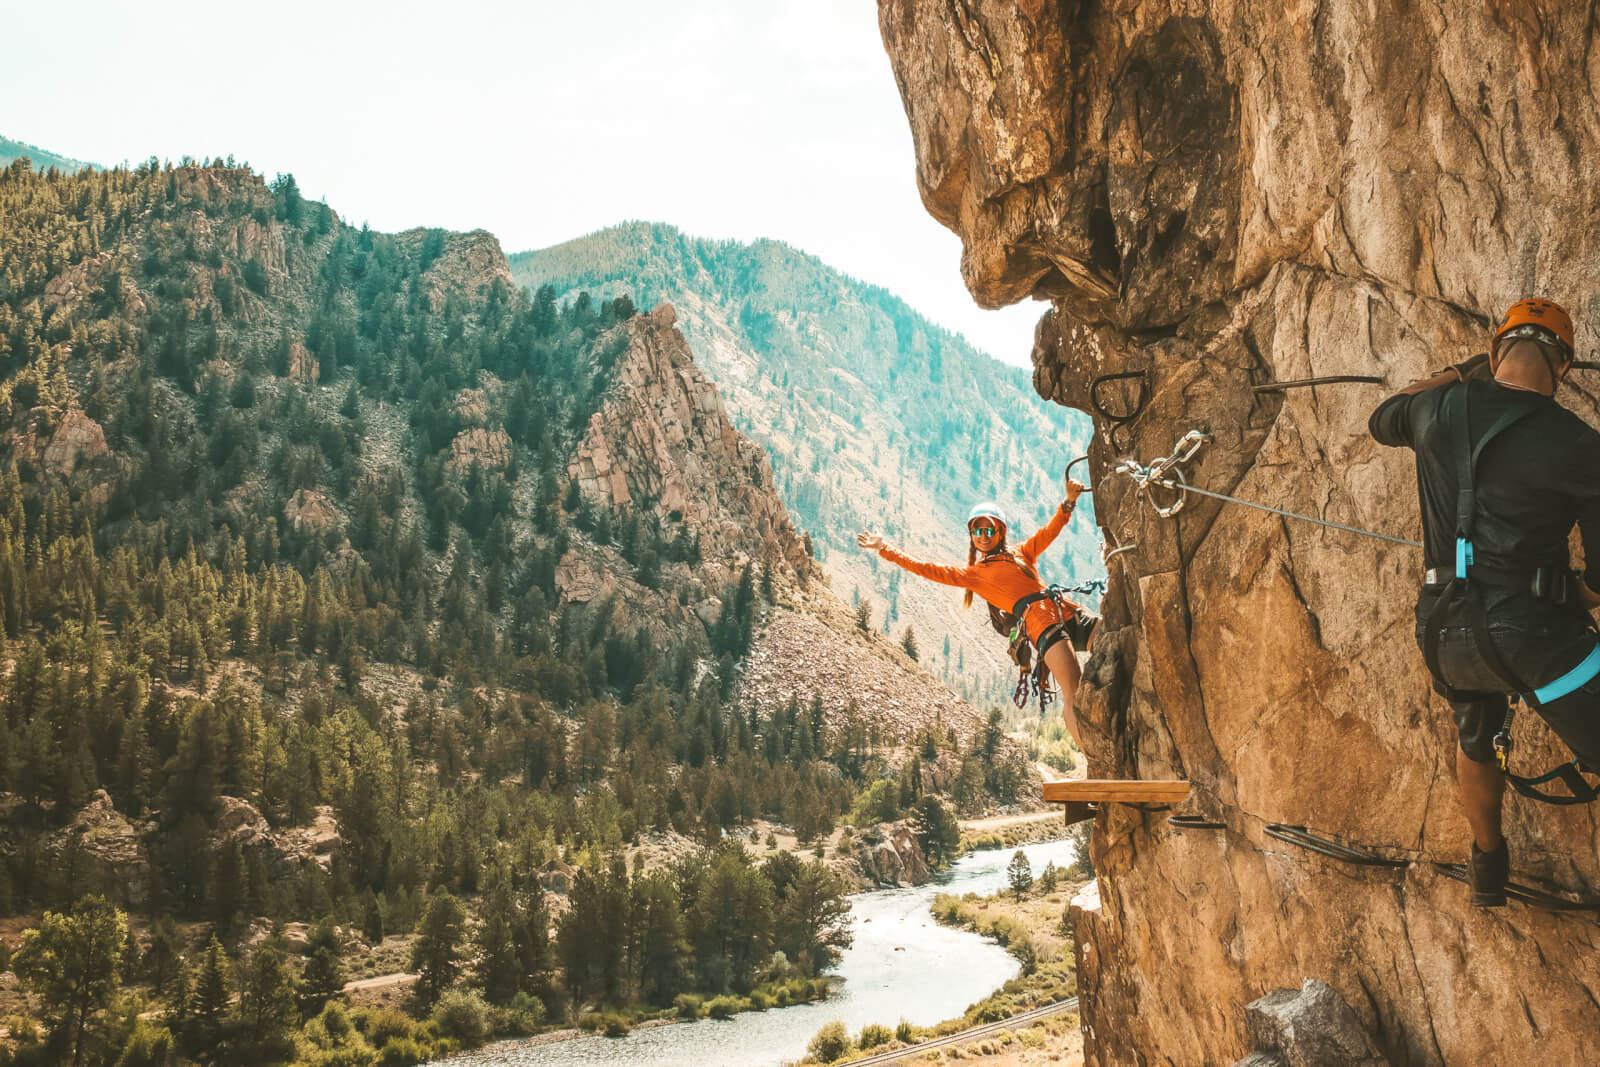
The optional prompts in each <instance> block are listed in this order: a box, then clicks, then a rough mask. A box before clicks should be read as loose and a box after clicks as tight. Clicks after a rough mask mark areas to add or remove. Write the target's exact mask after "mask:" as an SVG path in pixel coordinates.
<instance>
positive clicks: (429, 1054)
mask: <svg viewBox="0 0 1600 1067" xmlns="http://www.w3.org/2000/svg"><path fill="white" fill-rule="evenodd" d="M432 1058H433V1049H432V1048H431V1047H429V1046H427V1045H423V1044H421V1043H419V1042H418V1041H416V1040H414V1039H412V1038H409V1037H393V1036H391V1037H390V1038H389V1040H387V1041H385V1042H384V1043H383V1047H382V1048H381V1049H379V1050H378V1062H377V1067H412V1065H413V1064H417V1063H423V1062H425V1061H427V1060H429V1059H432Z"/></svg>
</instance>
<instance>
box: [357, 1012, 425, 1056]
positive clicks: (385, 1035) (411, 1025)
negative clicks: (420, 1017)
mask: <svg viewBox="0 0 1600 1067" xmlns="http://www.w3.org/2000/svg"><path fill="white" fill-rule="evenodd" d="M356 1029H358V1030H360V1031H361V1032H362V1033H363V1034H365V1035H366V1038H367V1044H369V1045H371V1046H372V1047H373V1048H383V1046H385V1045H387V1044H388V1043H389V1039H390V1038H399V1039H401V1040H402V1041H407V1040H412V1039H414V1038H415V1037H416V1036H417V1030H418V1029H419V1028H418V1026H417V1023H416V1020H415V1019H413V1018H411V1016H409V1015H405V1014H402V1013H401V1012H398V1011H393V1010H391V1009H389V1008H378V1009H375V1010H372V1011H366V1012H363V1013H361V1014H360V1015H358V1016H357V1018H356Z"/></svg>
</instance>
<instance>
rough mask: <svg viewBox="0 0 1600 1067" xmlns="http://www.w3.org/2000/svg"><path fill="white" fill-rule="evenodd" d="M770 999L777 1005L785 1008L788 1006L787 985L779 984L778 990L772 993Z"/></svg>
mask: <svg viewBox="0 0 1600 1067" xmlns="http://www.w3.org/2000/svg"><path fill="white" fill-rule="evenodd" d="M772 999H773V1001H774V1002H775V1003H776V1004H777V1005H778V1007H780V1008H787V1007H788V1006H789V987H788V986H786V985H781V986H779V987H778V991H777V992H776V993H774V994H773V996H772Z"/></svg>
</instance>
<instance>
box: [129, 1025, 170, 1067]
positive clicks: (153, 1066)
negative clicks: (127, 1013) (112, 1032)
mask: <svg viewBox="0 0 1600 1067" xmlns="http://www.w3.org/2000/svg"><path fill="white" fill-rule="evenodd" d="M172 1046H173V1041H172V1034H171V1032H170V1031H168V1030H167V1028H166V1027H165V1026H162V1025H161V1024H160V1023H155V1022H151V1021H150V1020H149V1019H140V1020H139V1021H138V1022H137V1023H135V1024H134V1027H133V1033H131V1034H129V1035H128V1043H127V1044H126V1045H125V1046H123V1049H122V1055H121V1056H120V1057H118V1058H117V1067H166V1065H167V1064H169V1063H171V1062H172V1061H173V1059H174V1058H175V1053H174V1050H173V1047H172Z"/></svg>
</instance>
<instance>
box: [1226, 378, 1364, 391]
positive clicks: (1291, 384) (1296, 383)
mask: <svg viewBox="0 0 1600 1067" xmlns="http://www.w3.org/2000/svg"><path fill="white" fill-rule="evenodd" d="M1342 382H1364V383H1366V384H1368V385H1382V384H1383V379H1382V378H1379V377H1377V376H1376V375H1373V374H1327V375H1324V376H1323V377H1321V378H1296V379H1294V380H1293V381H1287V382H1265V383H1263V384H1261V385H1252V386H1251V387H1250V391H1251V392H1252V393H1281V392H1285V391H1286V390H1289V389H1305V388H1307V387H1309V386H1313V385H1338V384H1340V383H1342Z"/></svg>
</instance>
